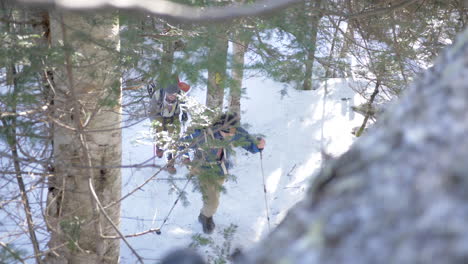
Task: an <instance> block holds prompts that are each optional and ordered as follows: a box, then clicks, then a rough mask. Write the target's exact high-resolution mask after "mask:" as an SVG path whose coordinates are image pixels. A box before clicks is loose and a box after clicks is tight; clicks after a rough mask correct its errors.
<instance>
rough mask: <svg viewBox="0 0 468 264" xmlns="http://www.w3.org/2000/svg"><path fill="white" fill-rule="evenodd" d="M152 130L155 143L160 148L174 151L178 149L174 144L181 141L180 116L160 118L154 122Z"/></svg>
mask: <svg viewBox="0 0 468 264" xmlns="http://www.w3.org/2000/svg"><path fill="white" fill-rule="evenodd" d="M152 128H153V132H154V141H155V142H156V146H157V147H158V148H160V149H163V148H166V149H168V150H172V151H175V150H176V149H177V147H176V146H175V144H173V143H174V142H177V141H178V140H179V133H180V120H179V117H178V116H172V117H162V116H158V117H156V118H155V119H154V120H153V122H152ZM163 132H167V133H163Z"/></svg>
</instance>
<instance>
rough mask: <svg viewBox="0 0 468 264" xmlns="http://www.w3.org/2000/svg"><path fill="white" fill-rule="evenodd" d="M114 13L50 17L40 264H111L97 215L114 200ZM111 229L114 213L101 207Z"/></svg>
mask: <svg viewBox="0 0 468 264" xmlns="http://www.w3.org/2000/svg"><path fill="white" fill-rule="evenodd" d="M118 32H119V24H118V19H117V16H116V15H115V14H100V15H99V16H97V15H90V16H84V14H81V15H80V14H77V13H56V14H54V16H52V17H51V36H52V45H53V46H55V47H56V48H63V49H64V61H63V62H62V63H60V62H59V63H58V66H57V69H56V71H55V72H54V83H55V84H56V87H54V88H55V89H54V90H55V96H54V103H55V104H54V106H55V109H54V115H55V116H54V119H53V120H54V122H55V126H54V138H53V140H54V150H53V151H54V160H55V166H54V173H55V175H54V176H53V177H51V178H50V179H49V194H48V201H47V211H46V221H47V224H48V227H49V229H50V233H51V238H50V241H49V243H48V246H49V248H50V249H54V248H56V249H55V250H54V251H53V252H52V253H50V254H48V255H47V256H46V261H45V263H52V264H62V263H69V264H73V263H91V264H94V263H96V264H97V263H118V259H119V240H117V239H115V240H109V239H104V238H103V236H115V235H116V234H117V233H116V231H115V229H114V228H113V227H112V226H111V224H110V222H109V221H108V220H106V219H105V218H104V216H103V213H102V212H101V211H100V210H99V209H97V201H96V199H95V198H93V195H92V191H95V192H96V194H97V197H98V199H99V200H100V203H101V204H102V205H103V206H104V207H106V205H108V204H110V203H111V202H112V201H116V200H118V199H119V198H120V196H121V172H120V169H118V168H109V167H110V166H119V165H120V164H121V131H120V123H121V84H120V73H119V69H118V68H117V67H116V65H118V49H119V35H118ZM105 210H106V213H107V215H109V216H110V218H111V219H112V221H113V222H114V224H116V225H118V223H119V217H120V206H119V205H118V204H117V205H114V206H111V207H109V208H106V209H105Z"/></svg>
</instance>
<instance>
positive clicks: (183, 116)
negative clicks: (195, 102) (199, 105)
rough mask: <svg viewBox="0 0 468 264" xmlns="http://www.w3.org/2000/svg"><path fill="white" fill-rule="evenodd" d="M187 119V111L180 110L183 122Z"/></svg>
mask: <svg viewBox="0 0 468 264" xmlns="http://www.w3.org/2000/svg"><path fill="white" fill-rule="evenodd" d="M187 120H188V115H187V112H182V122H185V121H187Z"/></svg>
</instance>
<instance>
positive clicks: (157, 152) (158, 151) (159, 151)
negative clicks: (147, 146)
mask: <svg viewBox="0 0 468 264" xmlns="http://www.w3.org/2000/svg"><path fill="white" fill-rule="evenodd" d="M163 155H164V150H162V149H160V148H156V156H157V157H158V158H162V157H163Z"/></svg>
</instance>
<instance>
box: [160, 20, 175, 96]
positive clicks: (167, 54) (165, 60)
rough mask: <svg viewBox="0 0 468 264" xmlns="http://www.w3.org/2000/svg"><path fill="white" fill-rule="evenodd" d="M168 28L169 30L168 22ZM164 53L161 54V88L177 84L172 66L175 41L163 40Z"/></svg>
mask: <svg viewBox="0 0 468 264" xmlns="http://www.w3.org/2000/svg"><path fill="white" fill-rule="evenodd" d="M165 27H166V30H169V29H168V27H167V24H166V26H165ZM162 50H163V54H162V56H161V62H160V68H159V69H158V71H159V78H158V84H159V85H160V86H161V87H160V88H163V89H164V88H166V87H167V86H168V85H170V84H175V83H176V82H177V80H172V77H173V76H172V66H173V64H174V41H173V40H172V39H169V40H167V39H164V40H163V48H162Z"/></svg>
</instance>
